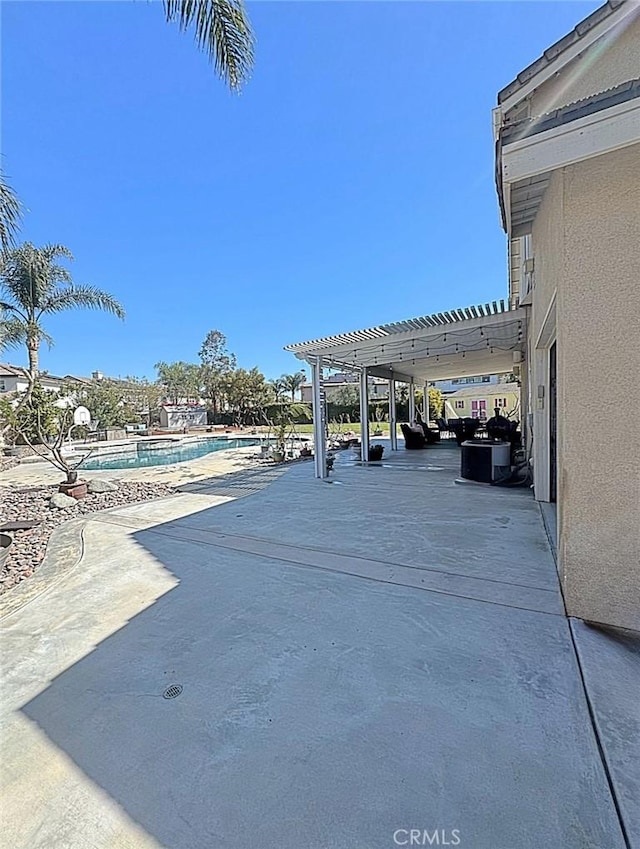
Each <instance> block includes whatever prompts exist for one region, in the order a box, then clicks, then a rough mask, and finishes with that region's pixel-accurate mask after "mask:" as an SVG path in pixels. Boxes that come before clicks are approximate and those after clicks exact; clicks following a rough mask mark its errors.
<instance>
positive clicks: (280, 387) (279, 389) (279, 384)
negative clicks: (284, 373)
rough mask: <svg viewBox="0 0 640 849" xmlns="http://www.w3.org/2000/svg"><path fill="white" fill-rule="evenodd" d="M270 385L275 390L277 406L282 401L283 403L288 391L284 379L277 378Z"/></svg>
mask: <svg viewBox="0 0 640 849" xmlns="http://www.w3.org/2000/svg"><path fill="white" fill-rule="evenodd" d="M269 385H270V386H271V389H272V390H273V394H274V396H275V401H276V404H279V403H280V401H282V396H283V395H284V393H285V392H286V391H287V387H286V386H285V385H284V377H277V378H276V379H275V380H272V381H271V383H270V384H269Z"/></svg>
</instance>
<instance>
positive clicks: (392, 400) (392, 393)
mask: <svg viewBox="0 0 640 849" xmlns="http://www.w3.org/2000/svg"><path fill="white" fill-rule="evenodd" d="M396 429H397V424H396V382H395V380H390V381H389V438H390V439H391V450H392V451H397V450H398V434H397V433H396Z"/></svg>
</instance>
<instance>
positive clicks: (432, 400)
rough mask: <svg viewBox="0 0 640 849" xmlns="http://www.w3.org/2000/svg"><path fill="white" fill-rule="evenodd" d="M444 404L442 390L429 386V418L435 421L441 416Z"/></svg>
mask: <svg viewBox="0 0 640 849" xmlns="http://www.w3.org/2000/svg"><path fill="white" fill-rule="evenodd" d="M443 404H444V396H443V394H442V392H441V391H440V390H439V389H438V388H437V387H435V386H430V387H429V419H431V420H433V421H435V419H439V418H440V417H441V416H442V406H443Z"/></svg>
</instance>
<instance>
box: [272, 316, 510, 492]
mask: <svg viewBox="0 0 640 849" xmlns="http://www.w3.org/2000/svg"><path fill="white" fill-rule="evenodd" d="M526 322H527V313H526V309H525V308H524V307H517V308H510V307H509V305H505V302H504V300H500V301H492V302H491V303H486V304H484V305H482V304H481V305H479V306H472V307H465V308H464V309H454V310H448V311H445V312H440V313H433V314H432V315H427V316H422V317H420V318H412V319H407V320H406V321H399V322H394V323H392V324H383V325H380V326H378V327H370V328H368V329H366V330H354V331H350V332H348V333H340V334H338V335H336V336H326V337H323V338H321V339H313V340H311V341H309V342H298V343H295V344H292V345H287V346H285V350H286V351H290V352H291V353H293V354H295V356H296V357H298V358H299V359H301V360H306V361H307V362H308V363H309V364H310V365H311V367H312V382H313V401H314V403H313V410H314V426H315V427H314V440H315V445H316V450H315V455H316V474H317V476H318V477H325V476H326V469H325V463H324V438H323V437H322V434H324V432H325V423H324V421H322V418H323V415H324V404H323V403H322V401H323V385H322V376H323V369H324V368H335V369H340V370H341V371H351V372H355V373H357V374H359V375H360V412H361V416H360V418H361V442H362V456H363V460H364V462H366V461H367V459H366V458H367V450H368V436H369V435H368V421H367V420H368V415H367V413H368V390H367V378H368V377H381V378H387V379H388V380H389V381H391V384H390V389H391V391H390V393H389V398H390V408H389V421H390V424H391V425H392V427H391V447H392V449H394V448H395V447H396V445H395V427H393V425H395V409H394V406H395V405H394V403H393V398H394V389H395V382H396V381H400V382H402V383H408V384H409V386H410V393H409V411H410V413H409V417H410V418H413V414H414V413H415V401H414V392H413V389H414V386H415V384H416V383H419V384H422V385H423V386H425V387H426V385H427V384H428V383H431V382H433V381H435V380H447V379H450V378H453V377H474V376H477V375H483V374H498V373H501V372H510V371H512V369H513V365H514V363H519V362H520V361H521V360H522V359H523V352H524V350H525V339H526ZM363 413H364V415H363ZM321 443H322V444H321ZM318 447H320V449H321V450H318Z"/></svg>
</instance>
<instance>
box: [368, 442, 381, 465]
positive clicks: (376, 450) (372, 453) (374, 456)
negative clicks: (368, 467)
mask: <svg viewBox="0 0 640 849" xmlns="http://www.w3.org/2000/svg"><path fill="white" fill-rule="evenodd" d="M383 454H384V445H371V446H370V447H369V460H373V461H376V460H382V455H383Z"/></svg>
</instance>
